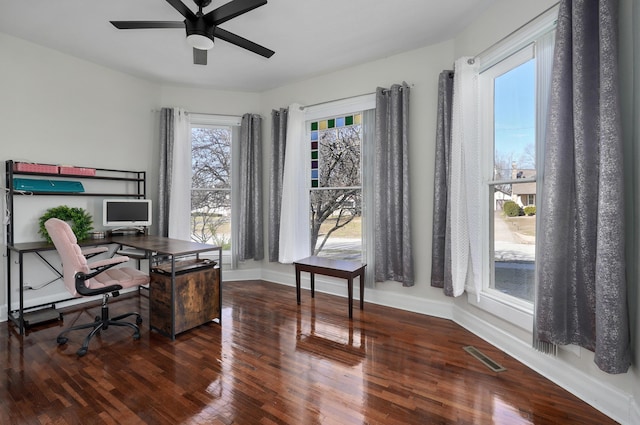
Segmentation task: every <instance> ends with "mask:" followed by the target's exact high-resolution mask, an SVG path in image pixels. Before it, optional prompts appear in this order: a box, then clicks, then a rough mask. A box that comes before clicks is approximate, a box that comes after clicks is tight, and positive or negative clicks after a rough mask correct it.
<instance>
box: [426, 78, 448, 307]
mask: <svg viewBox="0 0 640 425" xmlns="http://www.w3.org/2000/svg"><path fill="white" fill-rule="evenodd" d="M452 104H453V71H442V72H441V73H440V77H439V78H438V118H437V127H436V160H435V184H434V191H433V239H432V243H431V247H432V249H431V286H434V287H436V288H443V290H444V293H445V295H448V296H453V283H452V280H451V223H450V222H449V220H447V215H448V213H447V212H448V211H449V210H450V208H449V206H450V205H449V188H450V183H449V182H450V180H449V179H450V171H449V170H450V168H449V166H450V164H451V114H452V106H451V105H452Z"/></svg>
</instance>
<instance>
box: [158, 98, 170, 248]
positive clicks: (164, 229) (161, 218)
mask: <svg viewBox="0 0 640 425" xmlns="http://www.w3.org/2000/svg"><path fill="white" fill-rule="evenodd" d="M173 134H174V130H173V109H172V108H162V109H161V110H160V169H159V170H158V180H159V185H158V186H159V187H158V205H157V206H156V210H157V211H158V235H160V236H165V237H166V236H169V199H170V198H171V169H172V167H173V140H174V136H173Z"/></svg>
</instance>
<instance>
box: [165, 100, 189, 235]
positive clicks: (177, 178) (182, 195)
mask: <svg viewBox="0 0 640 425" xmlns="http://www.w3.org/2000/svg"><path fill="white" fill-rule="evenodd" d="M173 120H174V137H175V140H174V144H173V168H172V170H171V186H172V188H173V190H172V191H171V198H170V199H169V237H170V238H175V239H182V240H187V241H188V240H190V239H191V124H190V122H189V116H188V114H187V112H186V111H185V110H184V109H179V108H174V110H173ZM177 188H180V189H177Z"/></svg>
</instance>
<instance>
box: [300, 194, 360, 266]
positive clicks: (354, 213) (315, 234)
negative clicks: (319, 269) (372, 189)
mask: <svg viewBox="0 0 640 425" xmlns="http://www.w3.org/2000/svg"><path fill="white" fill-rule="evenodd" d="M311 243H312V246H313V247H314V249H313V254H314V255H319V256H321V257H329V258H340V259H344V260H361V258H362V190H360V189H329V190H312V191H311Z"/></svg>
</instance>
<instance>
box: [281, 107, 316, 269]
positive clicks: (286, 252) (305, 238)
mask: <svg viewBox="0 0 640 425" xmlns="http://www.w3.org/2000/svg"><path fill="white" fill-rule="evenodd" d="M304 123H305V115H304V112H303V111H302V109H301V107H300V105H299V104H297V103H294V104H292V105H290V106H289V117H288V121H287V138H286V140H287V147H286V150H285V154H284V173H283V178H282V205H281V212H280V252H279V261H280V262H281V263H284V264H289V263H293V262H294V261H296V260H299V259H301V258H304V257H307V256H309V251H310V244H311V239H310V235H309V189H308V184H307V183H308V180H309V179H310V175H309V174H308V173H307V169H308V167H307V166H306V164H307V162H309V149H308V146H307V143H305V128H304Z"/></svg>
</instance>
